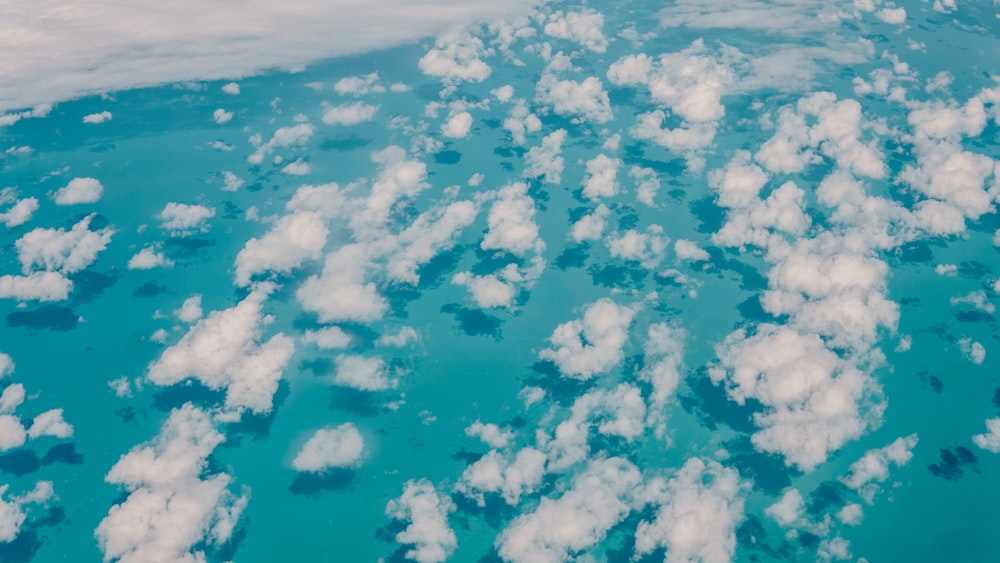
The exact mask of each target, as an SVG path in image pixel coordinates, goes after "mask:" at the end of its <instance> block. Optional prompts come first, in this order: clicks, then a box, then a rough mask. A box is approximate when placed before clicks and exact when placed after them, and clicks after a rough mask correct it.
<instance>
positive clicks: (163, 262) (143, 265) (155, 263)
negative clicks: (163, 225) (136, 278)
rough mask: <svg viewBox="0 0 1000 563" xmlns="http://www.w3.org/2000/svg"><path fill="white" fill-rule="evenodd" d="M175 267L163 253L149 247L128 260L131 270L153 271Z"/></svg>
mask: <svg viewBox="0 0 1000 563" xmlns="http://www.w3.org/2000/svg"><path fill="white" fill-rule="evenodd" d="M173 265H174V262H173V261H172V260H169V259H168V258H167V257H166V256H164V255H163V253H162V252H158V251H157V250H156V249H155V248H153V247H151V246H147V247H146V248H143V249H142V250H140V251H139V252H136V253H135V255H134V256H132V257H131V258H129V260H128V269H129V270H151V269H153V268H169V267H171V266H173Z"/></svg>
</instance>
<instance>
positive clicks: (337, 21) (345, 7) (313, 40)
mask: <svg viewBox="0 0 1000 563" xmlns="http://www.w3.org/2000/svg"><path fill="white" fill-rule="evenodd" d="M534 3H535V2H529V1H526V0H516V1H513V2H501V3H498V2H485V1H476V2H465V1H458V0H446V1H444V2H441V1H437V0H435V1H429V0H418V1H407V2H400V1H398V0H373V1H371V2H365V3H363V4H342V3H338V4H335V5H334V4H327V3H317V2H312V1H309V0H290V1H289V2H287V3H286V4H284V5H282V6H281V7H277V6H274V5H272V4H269V3H267V2H257V1H254V2H252V3H251V4H246V5H243V6H241V9H240V10H238V11H233V10H232V9H230V7H228V6H224V5H221V4H218V5H217V4H209V5H206V4H205V3H204V2H196V1H188V0H185V1H183V2H174V3H171V4H170V5H169V6H166V7H164V6H161V5H159V4H155V3H153V2H151V1H140V2H138V3H127V4H122V3H118V2H99V3H96V4H91V5H88V9H87V10H66V9H64V8H65V5H64V3H62V2H61V1H60V0H43V1H42V2H40V3H36V4H34V5H33V6H32V7H33V9H32V10H30V11H27V12H26V11H23V10H21V9H20V8H17V7H15V6H4V7H3V8H0V22H2V23H0V38H2V39H0V53H2V55H0V68H4V69H6V72H5V73H4V76H3V77H2V78H0V112H2V111H6V110H10V109H17V108H24V107H29V106H33V105H36V104H40V103H42V102H57V101H61V100H67V99H72V98H77V97H80V96H82V95H86V94H92V93H101V92H107V91H114V90H122V89H128V88H132V87H135V86H146V85H153V84H163V83H170V82H184V81H188V80H207V79H220V78H235V77H242V76H248V75H251V74H254V73H257V72H261V71H264V70H267V69H273V68H299V67H301V66H302V65H305V64H308V63H310V62H313V61H319V60H325V59H329V58H331V57H337V56H343V55H348V54H353V53H358V52H364V51H369V50H375V49H382V48H386V47H390V46H394V45H398V44H402V43H408V42H411V41H413V40H416V39H419V38H421V37H426V36H428V35H433V34H435V33H439V32H442V31H444V30H446V29H449V28H452V27H453V26H456V25H461V24H466V23H469V22H473V21H487V20H492V19H494V18H499V17H502V16H505V15H508V14H511V13H520V12H525V11H527V9H528V8H529V7H530V6H532V5H533V4H534ZM154 7H155V8H156V9H153V8H154ZM151 29H152V30H156V32H155V33H152V34H150V33H149V31H148V30H151ZM80 45H87V46H88V47H87V49H80V48H79V46H80ZM222 89H223V91H224V92H226V93H229V94H233V95H236V94H239V92H240V90H239V85H238V84H237V83H235V82H232V83H229V84H226V85H225V86H223V87H222Z"/></svg>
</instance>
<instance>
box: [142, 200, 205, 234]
mask: <svg viewBox="0 0 1000 563" xmlns="http://www.w3.org/2000/svg"><path fill="white" fill-rule="evenodd" d="M212 217H215V209H213V208H211V207H205V206H204V205H188V204H186V203H176V202H170V203H168V204H167V205H166V206H165V207H164V208H163V211H160V212H159V213H158V214H157V215H156V218H157V219H159V220H160V227H161V228H163V229H164V230H167V231H170V233H171V234H172V235H174V236H186V235H189V234H191V233H193V232H196V231H202V232H204V231H207V230H208V220H209V219H211V218H212Z"/></svg>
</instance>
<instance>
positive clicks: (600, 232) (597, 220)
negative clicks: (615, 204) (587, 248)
mask: <svg viewBox="0 0 1000 563" xmlns="http://www.w3.org/2000/svg"><path fill="white" fill-rule="evenodd" d="M610 214H611V210H610V209H608V206H607V205H604V204H603V203H602V204H600V205H598V206H597V208H596V209H594V211H593V212H591V213H588V214H587V215H584V216H583V217H580V218H579V219H577V221H576V223H573V228H572V229H571V230H570V236H572V237H573V240H575V241H576V242H583V241H587V240H600V239H601V237H602V236H604V227H605V224H606V222H607V218H608V215H610Z"/></svg>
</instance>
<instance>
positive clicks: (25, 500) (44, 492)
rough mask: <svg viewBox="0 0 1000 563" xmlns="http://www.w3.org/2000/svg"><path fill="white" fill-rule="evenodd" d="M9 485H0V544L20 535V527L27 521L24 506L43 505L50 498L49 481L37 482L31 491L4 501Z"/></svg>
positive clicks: (50, 488) (50, 487)
mask: <svg viewBox="0 0 1000 563" xmlns="http://www.w3.org/2000/svg"><path fill="white" fill-rule="evenodd" d="M9 487H10V485H0V543H10V542H13V541H14V540H15V539H17V536H18V535H20V533H21V526H23V525H24V523H25V521H27V519H28V515H27V514H26V513H25V510H24V508H23V507H24V505H26V504H44V503H45V502H47V501H48V500H49V499H50V498H52V494H53V489H52V482H51V481H39V482H38V483H36V484H35V488H34V489H32V490H31V491H29V492H27V493H25V494H23V495H18V496H12V497H11V499H10V500H9V501H8V500H4V498H3V497H4V495H6V494H7V491H8V490H9Z"/></svg>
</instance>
